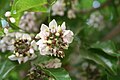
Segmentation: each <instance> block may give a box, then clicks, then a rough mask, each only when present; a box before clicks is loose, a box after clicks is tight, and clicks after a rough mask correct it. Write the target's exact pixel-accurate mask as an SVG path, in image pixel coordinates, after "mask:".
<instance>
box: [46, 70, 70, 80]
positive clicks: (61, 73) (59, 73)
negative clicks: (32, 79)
mask: <svg viewBox="0 0 120 80" xmlns="http://www.w3.org/2000/svg"><path fill="white" fill-rule="evenodd" d="M44 71H46V72H47V73H48V74H49V75H51V76H53V77H54V78H55V80H71V78H70V76H69V74H68V72H67V71H66V70H65V69H63V68H57V69H44Z"/></svg>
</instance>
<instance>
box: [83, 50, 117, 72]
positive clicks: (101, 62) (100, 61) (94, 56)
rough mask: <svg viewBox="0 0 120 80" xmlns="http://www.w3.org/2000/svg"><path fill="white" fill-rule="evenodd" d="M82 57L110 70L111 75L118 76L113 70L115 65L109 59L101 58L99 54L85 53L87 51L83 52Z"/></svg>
mask: <svg viewBox="0 0 120 80" xmlns="http://www.w3.org/2000/svg"><path fill="white" fill-rule="evenodd" d="M81 56H82V57H83V58H85V59H88V60H92V61H94V62H95V63H96V64H98V65H100V66H102V67H103V68H104V69H106V70H108V71H109V73H112V74H116V71H115V69H114V68H113V66H114V65H115V64H113V63H112V62H111V61H110V60H109V59H108V58H106V57H104V56H101V55H99V54H97V53H92V52H89V51H85V50H84V51H81Z"/></svg>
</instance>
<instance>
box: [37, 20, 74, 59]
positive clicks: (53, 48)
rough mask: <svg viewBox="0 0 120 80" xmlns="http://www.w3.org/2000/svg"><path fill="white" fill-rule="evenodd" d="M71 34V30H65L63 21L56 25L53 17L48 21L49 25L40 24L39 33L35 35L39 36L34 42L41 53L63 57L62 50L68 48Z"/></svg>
mask: <svg viewBox="0 0 120 80" xmlns="http://www.w3.org/2000/svg"><path fill="white" fill-rule="evenodd" d="M46 34H48V35H46ZM73 35H74V34H73V32H72V31H70V30H66V26H65V22H63V23H62V25H61V26H60V25H59V26H57V22H56V21H55V20H54V19H53V20H52V21H51V22H50V23H49V27H47V26H46V25H44V24H42V26H41V31H40V33H38V34H37V35H36V37H37V38H38V37H39V38H40V39H39V41H38V42H37V43H36V44H37V45H39V48H38V49H39V50H40V54H41V55H54V56H58V57H61V58H63V57H64V56H65V54H64V51H63V50H64V49H68V47H69V44H70V43H71V42H72V41H73Z"/></svg>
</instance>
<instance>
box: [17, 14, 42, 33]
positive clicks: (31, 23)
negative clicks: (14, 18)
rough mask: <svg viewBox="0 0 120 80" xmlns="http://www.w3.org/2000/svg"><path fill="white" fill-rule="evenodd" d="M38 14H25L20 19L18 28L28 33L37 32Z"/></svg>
mask: <svg viewBox="0 0 120 80" xmlns="http://www.w3.org/2000/svg"><path fill="white" fill-rule="evenodd" d="M41 15H42V13H40V12H25V13H24V15H23V16H22V17H21V20H20V23H19V27H20V28H21V29H22V30H25V31H28V32H38V31H39V26H40V23H41V21H40V19H39V18H40V16H41Z"/></svg>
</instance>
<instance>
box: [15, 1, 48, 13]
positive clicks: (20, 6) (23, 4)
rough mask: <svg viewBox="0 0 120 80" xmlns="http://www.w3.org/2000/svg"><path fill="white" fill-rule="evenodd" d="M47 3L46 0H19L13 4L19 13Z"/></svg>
mask: <svg viewBox="0 0 120 80" xmlns="http://www.w3.org/2000/svg"><path fill="white" fill-rule="evenodd" d="M46 3H47V1H46V0H18V1H17V2H16V4H15V5H14V6H13V7H15V8H13V9H15V11H16V13H19V12H23V11H25V10H28V9H31V8H34V7H37V6H41V5H44V4H46Z"/></svg>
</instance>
